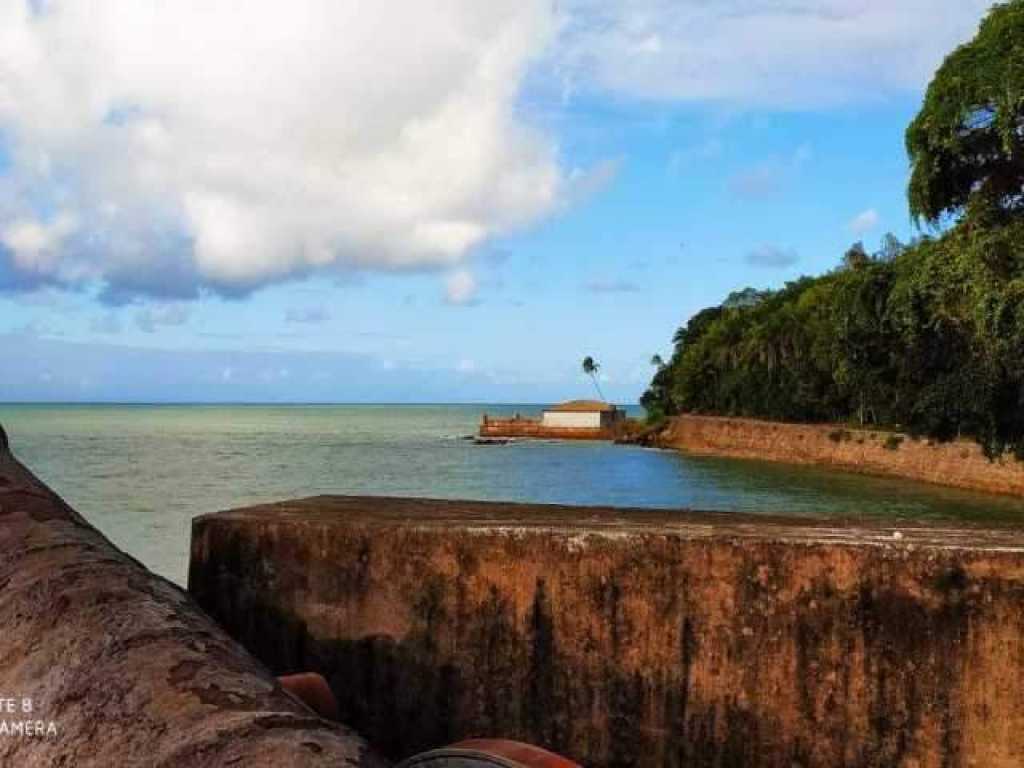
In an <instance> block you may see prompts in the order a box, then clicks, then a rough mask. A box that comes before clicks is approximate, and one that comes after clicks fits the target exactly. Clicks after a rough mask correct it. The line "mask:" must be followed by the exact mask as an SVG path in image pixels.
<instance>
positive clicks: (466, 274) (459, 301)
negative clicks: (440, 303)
mask: <svg viewBox="0 0 1024 768" xmlns="http://www.w3.org/2000/svg"><path fill="white" fill-rule="evenodd" d="M479 291H480V286H479V284H478V283H477V280H476V278H475V277H474V276H473V273H472V272H470V271H468V270H465V269H460V270H457V271H456V272H453V273H452V274H451V275H449V276H448V281H447V282H446V283H445V291H444V300H445V303H447V304H452V305H454V306H467V305H470V304H475V303H476V297H477V294H478V293H479Z"/></svg>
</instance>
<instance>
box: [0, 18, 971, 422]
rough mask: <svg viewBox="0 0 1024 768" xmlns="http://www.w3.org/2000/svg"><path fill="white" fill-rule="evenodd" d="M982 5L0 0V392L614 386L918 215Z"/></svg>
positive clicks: (549, 391) (333, 395)
mask: <svg viewBox="0 0 1024 768" xmlns="http://www.w3.org/2000/svg"><path fill="white" fill-rule="evenodd" d="M989 6H990V3H989V2H987V1H984V2H983V1H981V0H900V2H898V3H894V2H891V0H716V2H714V3H709V2H706V0H615V1H614V2H612V1H611V0H606V1H603V2H599V1H598V0H559V2H557V3H556V2H553V1H551V0H548V1H544V0H489V2H487V3H480V2H479V1H478V0H438V2H433V3H429V4H426V3H417V2H412V1H411V0H378V1H377V2H375V3H363V2H358V1H357V0H290V1H289V2H287V3H285V2H281V1H280V0H276V1H274V0H251V1H250V2H247V3H245V4H238V3H234V2H230V1H229V0H174V1H173V2H164V1H163V0H133V2H131V3H126V2H123V0H89V1H88V2H86V1H84V0H0V360H2V362H0V401H73V402H79V401H81V402H106V401H113V402H196V401H198V402H221V401H223V402H477V401H480V402H514V403H530V402H537V403H542V402H549V401H553V400H562V399H567V398H572V397H586V396H589V395H592V394H593V390H592V385H591V383H590V381H589V380H588V379H587V377H585V376H584V375H583V374H582V372H581V370H580V361H581V360H582V358H583V357H584V356H585V355H592V356H593V357H594V358H595V359H597V360H598V362H599V363H600V364H601V374H600V377H601V387H602V389H603V391H604V393H605V394H606V395H607V396H608V398H609V399H612V400H615V401H618V402H635V401H636V400H637V398H638V397H639V395H640V394H641V393H642V392H643V390H644V388H645V386H646V384H647V382H648V381H649V379H650V376H651V374H652V373H653V370H652V368H651V365H650V359H651V356H652V355H654V354H661V355H663V356H667V355H668V354H669V353H670V349H671V337H672V334H673V333H674V331H675V329H676V328H677V327H678V326H679V325H680V324H682V323H685V321H686V320H687V319H688V318H689V317H690V316H691V315H692V314H693V313H694V312H696V311H698V310H699V309H701V308H703V307H705V306H709V305H712V304H717V303H719V302H721V301H722V299H724V298H725V296H726V295H727V294H728V293H729V292H731V291H734V290H737V289H741V288H744V287H747V286H754V287H758V288H765V287H767V288H771V287H778V286H781V285H783V284H784V283H785V282H786V281H787V280H792V279H794V278H796V277H798V276H800V275H803V274H817V273H821V272H823V271H826V270H828V269H831V268H833V267H834V266H835V265H836V264H837V263H838V262H839V259H840V257H841V255H842V253H843V252H844V250H845V249H846V248H847V247H848V246H849V245H850V244H851V243H853V242H854V241H857V240H863V241H864V242H865V244H866V245H867V247H868V248H869V249H871V248H873V247H876V246H877V245H878V243H879V241H880V239H881V237H882V236H883V235H884V234H885V233H886V232H892V233H894V234H896V235H897V236H899V237H901V238H904V239H906V238H909V237H912V236H913V235H914V234H915V232H916V230H915V229H914V228H913V225H912V222H911V220H910V217H909V215H908V212H907V205H906V198H905V187H906V180H907V176H908V164H907V159H906V154H905V150H904V147H903V132H904V130H905V128H906V125H907V123H908V122H909V120H910V119H911V118H912V117H913V116H914V114H915V113H916V111H917V109H918V108H919V106H920V103H921V99H922V96H923V92H924V89H925V88H926V86H927V84H928V81H929V79H930V76H931V74H932V73H933V72H934V70H935V68H936V67H937V66H938V65H939V64H940V63H941V61H942V59H943V57H944V56H945V55H946V54H947V53H948V52H950V51H951V50H952V49H953V48H954V47H955V46H956V45H958V44H960V43H962V42H964V41H966V40H968V39H970V37H971V36H972V35H973V33H974V31H975V30H976V28H977V25H978V22H979V20H980V19H981V18H982V17H983V16H984V13H985V11H986V9H987V8H988V7H989Z"/></svg>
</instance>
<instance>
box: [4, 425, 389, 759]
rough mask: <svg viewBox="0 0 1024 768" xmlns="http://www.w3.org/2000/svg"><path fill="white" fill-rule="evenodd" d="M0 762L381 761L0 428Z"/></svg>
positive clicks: (357, 737) (362, 742)
mask: <svg viewBox="0 0 1024 768" xmlns="http://www.w3.org/2000/svg"><path fill="white" fill-rule="evenodd" d="M0 765H12V766H14V765H17V766H22V767H23V768H32V767H34V766H40V767H41V766H55V765H64V766H76V767H77V768H83V767H84V768H87V767H88V766H104V768H107V766H115V765H116V766H135V765H139V766H153V767H154V768H156V767H158V766H176V767H177V766H221V765H245V766H250V767H251V766H256V767H259V766H302V767H303V768H307V767H309V768H313V767H315V766H363V767H365V768H377V767H378V766H384V765H385V763H384V762H382V761H381V760H380V759H379V758H378V757H377V756H376V755H375V754H374V753H373V752H372V751H370V750H369V749H368V748H367V746H366V744H365V742H364V741H363V740H362V738H360V737H359V736H358V735H357V734H356V733H354V732H353V731H351V730H349V729H347V728H345V727H343V726H339V725H336V724H333V723H329V722H327V721H326V720H323V719H321V718H319V717H317V716H316V715H314V714H313V712H312V711H311V710H309V709H307V708H306V707H305V706H304V705H303V704H302V703H300V702H299V700H298V699H296V698H294V697H293V696H291V695H289V694H288V693H286V692H285V691H284V690H283V689H282V687H281V685H280V684H279V683H278V682H277V681H276V680H275V679H274V678H273V677H272V676H271V675H270V673H269V672H268V671H267V670H266V669H265V668H264V667H263V666H262V665H261V664H260V663H259V662H257V661H256V660H255V659H253V658H252V657H251V656H250V655H249V654H248V653H247V652H246V651H245V650H244V649H243V648H242V647H241V646H239V645H238V644H237V643H236V642H235V641H233V640H232V639H230V638H229V637H228V636H227V635H226V634H225V633H224V632H223V631H222V630H221V629H220V628H219V627H218V626H217V625H216V624H215V623H214V622H213V621H212V620H211V619H209V618H208V617H207V616H206V614H205V613H203V612H202V610H200V609H199V608H198V607H197V606H196V605H195V603H193V601H192V599H191V598H190V597H189V596H188V595H187V594H185V592H183V591H182V590H181V589H179V588H178V587H177V586H175V585H173V584H171V583H170V582H168V581H166V580H165V579H162V578H160V577H158V576H156V575H154V574H152V573H150V572H149V571H147V570H146V569H145V568H144V567H143V566H142V565H140V564H139V563H138V562H136V561H135V560H133V559H132V558H131V557H129V556H127V555H126V554H124V553H123V552H121V551H119V550H118V549H117V548H116V547H115V546H114V545H113V544H111V543H110V542H109V541H108V540H107V539H106V538H105V537H104V536H103V535H102V534H101V533H100V532H99V531H97V530H96V529H95V528H93V527H92V526H91V525H89V523H88V522H86V520H85V519H84V518H83V517H82V516H81V515H79V514H78V513H76V512H75V511H74V510H73V509H72V508H71V507H70V506H68V505H67V504H66V503H65V502H64V501H63V500H61V498H60V497H59V496H58V495H57V494H56V493H54V492H53V491H51V490H50V489H49V488H47V487H46V486H45V485H44V484H43V483H42V482H40V481H39V480H38V479H37V478H36V477H35V476H34V475H33V474H32V473H31V472H30V471H29V470H28V469H27V468H26V467H25V466H23V465H22V464H21V463H20V462H18V461H17V460H16V459H15V458H14V457H13V456H12V454H11V452H10V448H9V444H8V439H7V435H6V434H5V433H4V431H3V429H2V428H0Z"/></svg>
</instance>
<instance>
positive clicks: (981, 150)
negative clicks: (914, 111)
mask: <svg viewBox="0 0 1024 768" xmlns="http://www.w3.org/2000/svg"><path fill="white" fill-rule="evenodd" d="M906 144H907V152H908V154H909V155H910V161H911V169H912V173H911V179H910V187H909V193H908V197H909V202H910V212H911V214H912V215H913V216H914V217H915V218H917V219H918V220H924V221H927V222H929V223H933V224H934V223H938V222H939V221H940V220H941V219H942V218H943V217H944V216H957V215H959V214H960V213H961V212H962V211H963V210H964V209H965V208H968V207H972V206H973V207H976V208H977V209H978V211H979V213H978V215H979V216H980V215H982V214H983V213H988V214H996V215H1000V214H1007V213H1015V212H1019V211H1020V210H1021V208H1022V204H1024V201H1022V196H1021V189H1022V187H1024V3H1021V2H1019V0H1015V1H1014V2H1010V3H1005V4H1000V5H997V6H995V7H994V8H993V9H992V10H991V11H990V12H989V14H988V16H986V18H985V19H984V21H983V22H982V24H981V27H980V28H979V30H978V34H977V36H976V37H975V38H974V39H973V40H971V41H970V42H969V43H966V44H965V45H962V46H960V47H959V48H958V49H957V50H955V51H954V52H953V53H951V54H950V55H949V56H948V57H947V58H946V60H945V62H944V63H943V64H942V66H941V67H940V68H939V70H938V72H936V73H935V77H934V78H933V79H932V82H931V84H930V85H929V86H928V91H927V93H926V95H925V100H924V106H923V107H922V108H921V111H920V113H919V114H918V115H917V117H916V118H915V119H914V121H913V122H912V123H911V124H910V127H909V128H908V129H907V136H906Z"/></svg>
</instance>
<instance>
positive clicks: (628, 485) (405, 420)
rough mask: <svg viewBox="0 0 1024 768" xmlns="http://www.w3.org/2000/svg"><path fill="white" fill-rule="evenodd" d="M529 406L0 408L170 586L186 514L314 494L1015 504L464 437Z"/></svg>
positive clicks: (941, 507) (609, 450) (742, 504)
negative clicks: (486, 418)
mask: <svg viewBox="0 0 1024 768" xmlns="http://www.w3.org/2000/svg"><path fill="white" fill-rule="evenodd" d="M483 410H486V411H487V412H488V413H490V414H492V415H495V416H498V415H503V414H504V415H508V414H511V413H513V412H516V411H518V412H520V413H522V414H523V415H531V414H533V413H535V412H536V409H535V408H531V407H529V406H486V407H483V406H479V405H468V406H393V405H381V406H363V405H357V406H288V407H269V406H268V407H265V406H229V407H226V406H42V405H40V406H36V405H28V406H0V423H2V424H3V425H4V426H5V427H6V428H7V430H8V432H9V434H10V436H11V442H12V445H13V447H14V449H15V452H16V453H17V455H18V456H19V457H20V458H21V459H22V460H23V461H24V462H25V463H27V464H28V465H29V466H30V467H31V468H32V469H33V470H34V471H35V472H36V473H37V474H38V475H39V476H40V477H42V478H43V479H44V480H45V481H46V482H47V483H49V484H50V485H51V486H52V487H53V488H54V489H55V490H57V491H58V492H59V493H60V494H61V495H62V496H64V498H66V499H67V500H68V501H69V502H70V503H71V504H72V505H73V506H74V507H75V508H76V509H78V510H79V511H80V512H82V513H83V514H84V515H86V516H87V517H88V518H89V519H90V520H91V521H92V522H93V523H94V524H95V525H97V526H98V527H99V528H100V529H101V530H103V532H104V533H106V534H107V535H108V536H109V537H110V538H111V539H112V540H113V541H114V542H115V543H116V544H118V545H119V546H121V547H122V548H123V549H125V550H126V551H127V552H129V553H130V554H132V555H134V556H135V557H137V558H138V559H139V560H141V561H142V562H143V563H145V564H146V565H148V566H149V567H150V568H152V569H154V570H155V571H157V572H158V573H161V574H163V575H165V576H167V577H168V578H171V579H173V580H175V581H177V582H179V583H182V582H183V581H184V579H185V573H186V568H187V562H188V546H189V524H190V520H191V518H192V517H193V516H195V515H198V514H202V513H204V512H213V511H216V510H220V509H228V508H231V507H237V506H241V505H246V504H253V503H257V502H266V501H275V500H281V499H288V498H294V497H301V496H310V495H314V494H321V493H351V494H376V495H400V496H433V497H444V498H467V499H496V500H508V501H533V502H552V503H563V504H608V505H616V506H645V507H661V508H682V507H689V508H695V509H716V510H740V511H745V512H762V513H782V514H795V515H831V516H836V517H850V518H857V517H864V516H872V517H894V518H901V519H906V518H947V519H961V520H997V519H998V520H1005V519H1020V520H1024V502H1022V501H1018V500H1016V499H1009V498H1003V497H999V496H988V495H984V494H972V493H965V492H960V491H952V490H945V489H941V488H936V487H933V486H928V485H923V484H918V483H912V482H905V481H898V480H884V479H874V478H866V477H859V476H856V475H846V474H839V473H832V472H827V471H824V470H816V469H808V468H799V467H787V466H782V465H773V464H765V463H760V462H748V461H731V460H726V459H707V458H694V457H687V456H683V455H680V454H677V453H674V452H667V451H655V450H649V449H644V448H635V447H623V446H614V445H610V444H607V443H557V442H521V443H515V444H512V445H508V446H486V447H485V446H477V445H474V444H473V443H472V442H471V441H466V440H463V439H461V438H462V437H464V436H465V435H469V434H471V433H473V432H474V431H475V429H476V426H477V424H478V422H479V419H480V414H481V412H482V411H483Z"/></svg>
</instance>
